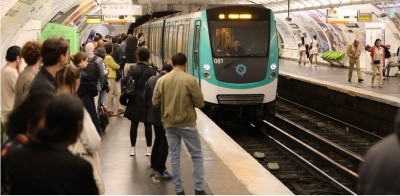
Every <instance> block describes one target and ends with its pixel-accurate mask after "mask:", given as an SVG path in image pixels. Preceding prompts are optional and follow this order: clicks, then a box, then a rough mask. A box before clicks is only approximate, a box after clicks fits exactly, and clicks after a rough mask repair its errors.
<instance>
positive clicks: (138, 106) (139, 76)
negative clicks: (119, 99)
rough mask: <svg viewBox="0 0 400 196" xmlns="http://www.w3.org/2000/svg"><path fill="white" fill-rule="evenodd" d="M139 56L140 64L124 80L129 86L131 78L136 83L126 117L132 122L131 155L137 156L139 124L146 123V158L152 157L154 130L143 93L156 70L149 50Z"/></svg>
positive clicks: (141, 52)
mask: <svg viewBox="0 0 400 196" xmlns="http://www.w3.org/2000/svg"><path fill="white" fill-rule="evenodd" d="M137 56H138V58H139V62H138V63H137V65H136V66H135V67H131V68H130V69H129V71H128V74H127V75H126V77H125V78H124V81H123V83H124V84H127V83H128V81H129V78H131V79H133V80H134V81H135V96H134V97H132V98H130V99H129V101H128V104H127V106H126V110H125V114H124V116H125V117H126V118H128V119H129V120H131V122H132V123H131V130H130V139H131V150H130V153H129V155H130V156H135V155H136V151H135V145H136V137H137V129H138V126H139V122H143V123H144V128H145V136H146V144H147V149H146V156H150V155H151V143H152V130H151V124H150V122H149V117H148V116H149V115H148V110H149V109H148V107H147V105H146V104H147V102H146V101H145V100H144V97H143V92H144V85H145V83H146V81H147V80H148V79H149V78H150V77H151V76H153V75H156V70H155V69H154V68H153V67H152V66H151V65H150V64H149V62H148V61H149V59H150V51H149V50H148V49H147V48H144V47H141V48H139V49H138V51H137Z"/></svg>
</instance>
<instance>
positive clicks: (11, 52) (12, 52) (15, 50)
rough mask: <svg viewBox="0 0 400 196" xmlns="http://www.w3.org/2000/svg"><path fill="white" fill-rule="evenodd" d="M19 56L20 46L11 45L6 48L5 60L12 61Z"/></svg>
mask: <svg viewBox="0 0 400 196" xmlns="http://www.w3.org/2000/svg"><path fill="white" fill-rule="evenodd" d="M19 56H21V47H19V46H11V47H9V48H8V49H7V54H6V60H7V61H9V62H14V61H16V60H17V57H19Z"/></svg>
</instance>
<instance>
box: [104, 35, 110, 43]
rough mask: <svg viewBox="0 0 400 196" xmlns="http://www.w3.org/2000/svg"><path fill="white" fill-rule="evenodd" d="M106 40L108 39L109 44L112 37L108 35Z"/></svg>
mask: <svg viewBox="0 0 400 196" xmlns="http://www.w3.org/2000/svg"><path fill="white" fill-rule="evenodd" d="M105 39H106V41H107V42H109V43H111V36H110V35H106V37H105Z"/></svg>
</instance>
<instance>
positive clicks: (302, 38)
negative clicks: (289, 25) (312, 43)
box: [300, 37, 304, 45]
mask: <svg viewBox="0 0 400 196" xmlns="http://www.w3.org/2000/svg"><path fill="white" fill-rule="evenodd" d="M300 39H301V44H303V45H304V37H301V38H300Z"/></svg>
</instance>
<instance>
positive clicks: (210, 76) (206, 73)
mask: <svg viewBox="0 0 400 196" xmlns="http://www.w3.org/2000/svg"><path fill="white" fill-rule="evenodd" d="M203 76H204V77H205V78H206V79H207V80H209V79H211V78H212V75H211V74H210V73H208V72H205V73H204V74H203Z"/></svg>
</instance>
